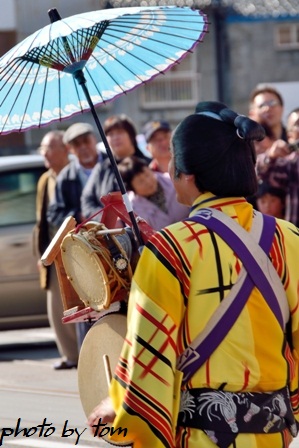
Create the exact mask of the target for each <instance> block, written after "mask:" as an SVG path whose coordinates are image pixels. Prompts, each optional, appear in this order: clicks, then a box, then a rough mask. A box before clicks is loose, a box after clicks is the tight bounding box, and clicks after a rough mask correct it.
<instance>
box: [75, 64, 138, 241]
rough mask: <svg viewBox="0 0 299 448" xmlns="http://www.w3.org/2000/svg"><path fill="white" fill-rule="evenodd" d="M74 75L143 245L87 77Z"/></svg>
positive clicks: (78, 73) (134, 228) (80, 71)
mask: <svg viewBox="0 0 299 448" xmlns="http://www.w3.org/2000/svg"><path fill="white" fill-rule="evenodd" d="M73 76H74V78H75V79H76V80H77V82H78V83H79V84H80V85H81V87H82V89H83V92H84V94H85V96H86V99H87V102H88V104H89V107H90V111H91V113H92V116H93V118H94V120H95V123H96V125H97V128H98V131H99V133H100V135H101V138H102V141H103V143H104V146H105V148H106V152H107V155H108V157H109V159H110V162H111V165H112V168H113V170H114V174H115V176H116V180H117V182H118V186H119V189H120V191H121V194H122V198H123V201H124V204H125V207H126V210H127V212H128V214H129V216H130V219H131V222H132V225H133V230H134V233H135V235H136V238H137V240H138V242H139V244H140V246H143V245H144V242H143V239H142V236H141V233H140V230H139V227H138V224H137V221H136V217H135V215H134V212H133V208H132V204H131V201H130V199H129V197H128V193H127V191H126V188H125V186H124V183H123V180H122V177H121V175H120V173H119V170H118V167H117V163H116V161H115V158H114V156H113V153H112V150H111V148H110V146H109V143H108V140H107V138H106V135H105V133H104V130H103V128H102V125H101V123H100V120H99V118H98V116H97V113H96V110H95V107H94V105H93V102H92V100H91V98H90V94H89V91H88V89H87V87H86V79H85V76H84V73H83V71H82V70H77V71H76V72H75V73H74V75H73Z"/></svg>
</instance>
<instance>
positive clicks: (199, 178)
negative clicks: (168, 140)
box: [172, 102, 265, 197]
mask: <svg viewBox="0 0 299 448" xmlns="http://www.w3.org/2000/svg"><path fill="white" fill-rule="evenodd" d="M264 136H265V131H264V129H263V127H262V126H260V125H259V124H258V123H256V122H255V121H253V120H251V119H249V118H248V117H245V116H243V115H238V114H237V113H236V112H234V111H232V110H230V109H228V108H227V106H225V104H222V103H218V102H203V103H198V105H197V107H196V113H195V114H193V115H189V116H188V117H186V118H185V119H184V120H183V121H182V122H181V123H180V124H179V125H178V127H177V128H176V129H175V131H174V134H173V137H172V145H173V152H174V165H175V174H176V175H177V176H178V175H179V174H180V173H185V174H194V175H195V180H196V186H197V188H198V189H199V190H200V191H201V192H202V193H204V192H207V191H209V192H211V193H213V194H215V195H217V196H245V197H247V196H251V195H253V194H254V193H255V192H256V190H257V179H256V174H255V161H256V155H255V150H254V145H253V141H254V140H262V139H263V138H264Z"/></svg>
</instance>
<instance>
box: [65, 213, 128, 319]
mask: <svg viewBox="0 0 299 448" xmlns="http://www.w3.org/2000/svg"><path fill="white" fill-rule="evenodd" d="M119 233H120V234H122V233H123V229H119ZM61 256H62V262H63V265H64V269H65V271H66V274H67V277H68V280H69V281H70V282H71V284H72V286H73V288H74V290H75V291H76V292H77V294H78V296H79V297H80V299H81V300H82V301H83V302H84V304H85V306H88V307H91V308H92V309H94V310H96V311H101V310H103V309H108V308H109V306H110V304H111V303H113V302H117V301H122V300H126V299H127V298H128V294H129V291H130V286H131V278H132V268H131V264H130V254H127V253H126V251H125V249H124V248H123V247H122V245H121V244H120V242H119V241H118V239H117V238H116V237H115V236H114V235H113V234H111V233H109V231H108V229H106V227H105V226H104V225H103V224H99V223H94V222H88V223H87V224H86V225H85V226H84V227H82V228H80V229H79V231H72V232H69V233H68V234H67V235H66V236H65V237H64V239H63V241H62V244H61Z"/></svg>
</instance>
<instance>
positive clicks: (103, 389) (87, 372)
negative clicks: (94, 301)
mask: <svg viewBox="0 0 299 448" xmlns="http://www.w3.org/2000/svg"><path fill="white" fill-rule="evenodd" d="M126 330H127V318H126V315H125V314H123V313H115V312H112V313H109V312H108V313H107V314H106V315H104V316H103V317H101V318H100V319H99V320H98V321H97V322H96V323H95V324H94V325H93V326H92V327H91V328H90V330H89V331H88V333H87V335H86V336H85V338H84V341H83V344H82V347H81V350H80V355H79V362H78V387H79V395H80V400H81V403H82V406H83V410H84V413H85V415H86V417H88V416H89V415H90V413H91V412H92V410H93V409H94V408H95V407H96V406H97V405H98V404H99V403H100V402H101V400H102V399H104V398H106V397H107V396H108V387H109V385H108V384H107V377H106V369H105V365H104V359H103V358H104V355H108V357H109V362H110V368H111V371H112V372H113V371H114V370H115V368H116V365H117V362H118V358H119V355H120V352H121V349H122V346H123V342H124V338H125V335H126ZM107 427H108V425H107ZM102 438H103V440H105V441H106V442H108V443H109V444H111V445H116V446H132V445H131V443H130V441H127V442H111V441H110V440H108V437H105V436H104V437H102Z"/></svg>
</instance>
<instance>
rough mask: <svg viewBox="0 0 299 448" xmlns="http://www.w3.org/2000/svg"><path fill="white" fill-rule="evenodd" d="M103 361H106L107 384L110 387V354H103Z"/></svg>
mask: <svg viewBox="0 0 299 448" xmlns="http://www.w3.org/2000/svg"><path fill="white" fill-rule="evenodd" d="M103 361H104V367H105V374H106V381H107V386H108V387H109V385H110V383H111V380H112V374H111V367H110V361H109V356H108V355H103Z"/></svg>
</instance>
